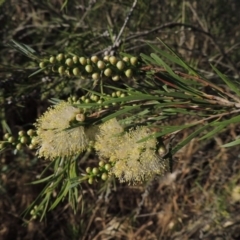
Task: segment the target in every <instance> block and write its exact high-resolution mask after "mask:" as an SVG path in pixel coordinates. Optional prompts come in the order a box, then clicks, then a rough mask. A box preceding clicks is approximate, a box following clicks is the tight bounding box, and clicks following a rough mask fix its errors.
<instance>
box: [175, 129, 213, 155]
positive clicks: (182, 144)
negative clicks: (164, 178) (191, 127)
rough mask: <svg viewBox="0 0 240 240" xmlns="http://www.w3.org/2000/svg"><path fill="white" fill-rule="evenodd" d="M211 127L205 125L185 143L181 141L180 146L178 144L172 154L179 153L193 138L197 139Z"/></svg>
mask: <svg viewBox="0 0 240 240" xmlns="http://www.w3.org/2000/svg"><path fill="white" fill-rule="evenodd" d="M208 127H209V125H205V126H203V127H200V128H198V129H197V130H196V131H195V132H193V133H192V134H190V135H189V136H188V137H187V138H185V139H184V140H183V141H181V142H180V143H179V144H177V145H176V146H175V147H174V148H173V150H172V154H175V153H176V152H177V151H179V150H180V149H181V148H182V147H184V146H185V145H187V144H188V143H189V142H190V141H191V140H192V139H193V138H195V137H197V136H198V135H199V134H200V133H202V132H203V131H204V130H205V129H207V128H208Z"/></svg>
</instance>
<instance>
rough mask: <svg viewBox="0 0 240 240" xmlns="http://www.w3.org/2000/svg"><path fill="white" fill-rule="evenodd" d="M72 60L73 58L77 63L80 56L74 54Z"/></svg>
mask: <svg viewBox="0 0 240 240" xmlns="http://www.w3.org/2000/svg"><path fill="white" fill-rule="evenodd" d="M72 60H73V62H74V63H75V64H77V63H78V61H79V58H78V56H73V57H72Z"/></svg>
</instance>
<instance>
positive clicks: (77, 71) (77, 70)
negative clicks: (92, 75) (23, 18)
mask: <svg viewBox="0 0 240 240" xmlns="http://www.w3.org/2000/svg"><path fill="white" fill-rule="evenodd" d="M73 75H75V76H78V75H80V70H79V68H77V67H75V68H74V69H73Z"/></svg>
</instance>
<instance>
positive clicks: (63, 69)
mask: <svg viewBox="0 0 240 240" xmlns="http://www.w3.org/2000/svg"><path fill="white" fill-rule="evenodd" d="M58 72H59V74H61V75H63V74H64V73H65V67H64V66H60V67H59V68H58Z"/></svg>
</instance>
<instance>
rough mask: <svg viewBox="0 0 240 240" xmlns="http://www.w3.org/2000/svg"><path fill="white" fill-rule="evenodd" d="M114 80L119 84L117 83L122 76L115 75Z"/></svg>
mask: <svg viewBox="0 0 240 240" xmlns="http://www.w3.org/2000/svg"><path fill="white" fill-rule="evenodd" d="M112 80H113V81H115V82H117V81H119V80H120V76H119V75H114V76H112Z"/></svg>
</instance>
